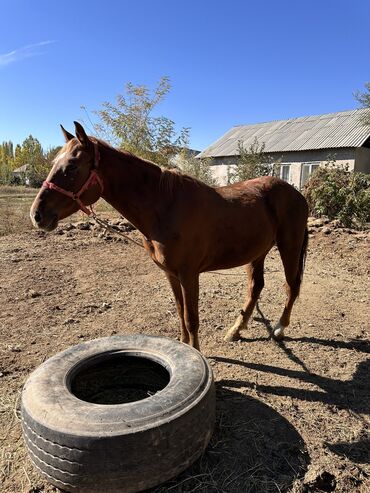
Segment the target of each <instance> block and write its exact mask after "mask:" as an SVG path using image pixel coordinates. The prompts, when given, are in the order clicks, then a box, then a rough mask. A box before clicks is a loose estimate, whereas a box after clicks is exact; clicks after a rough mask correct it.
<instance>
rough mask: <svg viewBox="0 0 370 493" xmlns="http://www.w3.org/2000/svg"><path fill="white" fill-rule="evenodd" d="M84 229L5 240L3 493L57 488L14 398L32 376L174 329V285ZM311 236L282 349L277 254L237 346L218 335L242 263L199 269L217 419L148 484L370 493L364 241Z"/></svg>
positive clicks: (0, 321)
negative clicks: (181, 466)
mask: <svg viewBox="0 0 370 493" xmlns="http://www.w3.org/2000/svg"><path fill="white" fill-rule="evenodd" d="M79 227H84V226H83V225H82V226H81V224H80V225H79ZM79 227H78V228H72V227H71V226H69V227H68V226H67V227H66V226H65V225H64V229H63V230H62V231H61V230H60V229H59V230H57V231H56V232H55V233H52V234H44V233H41V232H37V231H32V232H27V233H22V234H19V235H8V236H3V237H1V238H0V272H1V274H0V275H1V278H0V307H1V311H0V489H1V491H3V492H4V493H5V492H6V493H23V492H28V493H31V492H32V493H37V492H45V493H51V492H56V491H57V490H56V489H55V488H53V487H51V486H50V485H48V483H47V482H46V481H45V480H44V479H42V478H41V476H40V475H39V474H38V472H37V471H36V470H35V469H34V468H33V466H32V464H31V463H30V462H29V460H28V458H27V456H26V452H25V450H24V446H23V441H22V435H21V429H20V424H19V408H18V406H19V396H20V391H21V388H22V385H23V384H24V382H25V380H26V378H27V376H28V375H29V374H30V372H31V371H32V370H34V369H35V368H36V367H37V366H38V365H39V364H40V363H42V362H43V361H44V360H45V359H47V358H48V357H50V356H52V355H53V354H55V353H56V352H58V351H61V350H63V349H65V348H67V347H69V346H71V345H74V344H78V343H81V342H83V341H87V340H90V339H94V338H97V337H102V336H109V335H112V334H127V333H146V334H158V335H163V336H168V337H171V338H178V336H179V323H178V319H177V314H176V310H175V305H174V302H173V298H172V294H171V292H170V288H169V286H168V284H167V281H166V279H165V277H164V275H163V273H162V272H161V271H160V270H159V269H158V268H157V267H156V266H155V265H154V264H153V263H152V261H151V260H150V259H149V258H148V257H147V255H146V254H145V252H144V251H143V250H141V249H140V248H138V247H137V246H135V245H133V244H131V243H129V244H127V243H126V242H125V241H122V240H120V241H116V240H115V239H112V238H110V237H109V236H108V237H107V236H102V235H101V234H98V233H97V232H96V231H92V230H83V229H79ZM319 229H320V228H319ZM313 231H314V230H313ZM326 233H328V232H327V231H326ZM130 234H131V235H133V237H138V234H137V232H135V231H134V232H132V233H130ZM310 236H311V238H310V244H309V252H308V258H307V264H306V273H305V279H304V283H303V288H302V292H301V296H300V299H299V301H298V302H297V303H296V306H295V309H294V311H293V317H292V325H291V326H290V328H289V330H287V337H286V340H285V341H284V342H282V343H279V344H278V343H275V342H274V341H272V340H271V339H270V338H269V332H268V329H269V327H270V323H271V324H274V323H275V322H276V320H277V318H278V316H279V315H280V312H281V310H282V306H283V302H284V298H285V293H284V289H283V274H282V268H281V263H280V259H279V256H278V253H277V251H276V250H273V251H272V252H270V254H269V256H268V259H267V263H266V276H265V280H266V287H265V289H264V291H263V293H262V296H261V300H260V303H259V311H258V312H256V313H255V317H254V319H253V321H252V322H251V323H250V326H249V329H248V330H247V331H245V332H244V333H243V339H242V340H241V341H238V342H235V343H226V342H224V341H223V336H224V334H225V332H226V329H227V328H228V327H229V326H230V325H231V324H232V323H233V322H234V319H235V318H236V316H237V315H238V312H239V310H240V308H241V305H242V302H243V297H244V296H245V288H246V284H245V275H244V271H243V269H242V268H238V269H233V270H229V271H222V272H220V273H219V274H203V275H202V276H201V293H200V318H201V328H200V340H201V347H202V351H203V353H204V354H205V356H207V358H208V359H209V361H210V363H211V365H212V368H213V371H214V376H215V380H216V385H217V426H216V430H215V433H214V436H213V438H212V440H211V443H210V445H209V447H208V449H207V451H206V452H205V454H204V455H203V457H202V458H201V459H200V460H199V461H198V462H197V463H196V464H194V465H193V466H192V467H191V468H190V469H189V470H188V471H186V472H185V473H183V474H182V475H181V476H179V477H178V478H176V479H175V480H173V481H170V482H169V483H167V484H166V485H162V486H160V487H157V488H156V489H154V490H152V491H153V492H156V493H164V492H167V491H168V492H172V493H178V492H185V491H186V492H194V491H197V492H198V491H199V492H209V493H212V492H231V493H244V492H245V493H247V492H256V493H260V492H261V493H262V492H283V491H286V492H288V491H289V492H295V493H298V492H301V493H310V492H315V491H335V492H337V493H354V492H361V493H365V492H369V491H370V467H369V465H370V442H369V412H370V360H369V357H368V356H369V352H370V341H369V316H370V311H369V292H370V289H369V288H370V286H369V258H368V256H369V243H368V240H369V235H368V234H366V233H357V234H350V232H345V231H343V230H339V229H334V230H331V232H330V231H329V233H328V234H325V232H323V230H321V231H319V230H318V231H317V232H315V233H312V234H311V235H310Z"/></svg>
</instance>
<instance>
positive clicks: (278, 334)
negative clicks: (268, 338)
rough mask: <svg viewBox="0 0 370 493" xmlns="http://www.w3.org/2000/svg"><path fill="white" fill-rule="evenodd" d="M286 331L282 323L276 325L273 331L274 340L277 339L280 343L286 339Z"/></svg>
mask: <svg viewBox="0 0 370 493" xmlns="http://www.w3.org/2000/svg"><path fill="white" fill-rule="evenodd" d="M284 329H285V327H283V326H282V325H281V323H280V322H278V323H277V324H276V325H275V327H274V330H273V333H272V334H273V337H274V339H277V340H278V341H280V340H281V339H282V338H283V337H284Z"/></svg>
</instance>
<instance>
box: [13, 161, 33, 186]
mask: <svg viewBox="0 0 370 493" xmlns="http://www.w3.org/2000/svg"><path fill="white" fill-rule="evenodd" d="M28 168H29V164H23V166H20V167H19V168H17V169H13V181H14V182H15V183H20V184H24V185H29V184H30V179H29V176H28V174H29V173H28V171H29V170H28Z"/></svg>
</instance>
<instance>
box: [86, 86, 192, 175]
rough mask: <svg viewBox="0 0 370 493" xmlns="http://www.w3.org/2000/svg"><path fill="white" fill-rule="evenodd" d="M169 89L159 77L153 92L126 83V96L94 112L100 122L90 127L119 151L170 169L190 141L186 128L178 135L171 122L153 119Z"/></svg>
mask: <svg viewBox="0 0 370 493" xmlns="http://www.w3.org/2000/svg"><path fill="white" fill-rule="evenodd" d="M170 89H171V85H170V82H169V78H168V77H162V78H161V79H160V81H159V83H158V86H157V87H156V88H155V89H154V90H153V91H152V92H151V91H150V90H149V89H148V87H147V86H145V85H138V86H136V85H134V84H132V83H131V82H129V83H128V84H126V87H125V94H118V95H117V96H116V102H115V103H110V102H105V103H103V105H102V106H103V108H102V109H100V110H98V111H94V113H95V114H96V115H97V116H98V117H99V119H100V122H99V123H96V124H93V126H94V129H95V131H96V133H97V134H98V135H102V136H103V137H104V138H105V139H106V140H108V141H109V142H111V143H113V144H115V145H116V146H118V147H120V148H121V149H125V150H127V151H130V152H133V153H134V154H137V155H139V156H141V157H143V158H146V159H150V160H152V161H154V162H156V163H157V164H160V165H163V166H169V162H170V159H171V158H172V157H173V156H174V155H175V154H177V153H178V152H179V151H180V150H181V149H182V148H183V147H185V146H186V145H187V142H188V137H189V129H188V128H182V129H181V130H180V132H179V133H177V132H176V130H175V123H174V122H173V121H172V120H171V119H169V118H167V117H165V116H153V113H154V111H155V110H156V108H157V106H158V104H159V103H161V102H162V101H163V100H164V98H165V97H166V96H167V94H168V93H169V91H170ZM83 108H84V107H83ZM84 109H85V108H84Z"/></svg>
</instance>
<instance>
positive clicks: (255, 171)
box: [228, 137, 280, 183]
mask: <svg viewBox="0 0 370 493" xmlns="http://www.w3.org/2000/svg"><path fill="white" fill-rule="evenodd" d="M238 153H239V156H238V160H237V162H236V164H235V165H234V167H233V168H232V169H230V168H229V170H228V183H237V182H240V181H245V180H252V179H253V178H258V177H259V176H267V175H271V176H279V173H280V160H278V161H274V160H273V159H272V158H271V157H270V156H268V155H267V154H265V143H264V142H262V144H260V143H259V142H258V139H257V137H256V138H255V139H254V141H253V143H252V144H251V145H250V146H249V147H248V148H245V147H244V144H243V142H242V141H240V140H239V141H238Z"/></svg>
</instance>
